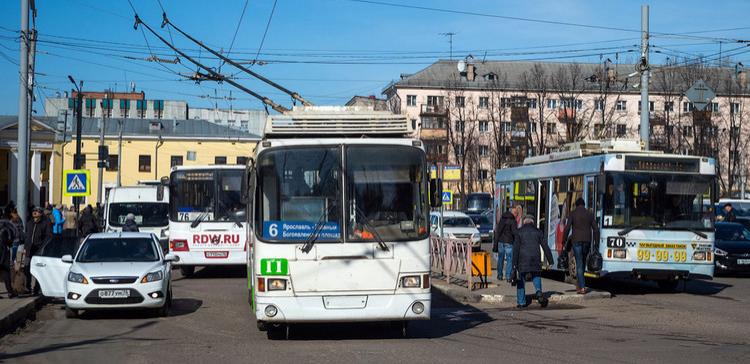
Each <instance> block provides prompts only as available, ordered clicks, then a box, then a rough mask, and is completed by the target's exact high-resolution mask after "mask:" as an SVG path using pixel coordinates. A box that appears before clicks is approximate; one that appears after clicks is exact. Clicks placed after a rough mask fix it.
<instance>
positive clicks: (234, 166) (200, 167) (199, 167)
mask: <svg viewBox="0 0 750 364" xmlns="http://www.w3.org/2000/svg"><path fill="white" fill-rule="evenodd" d="M203 169H210V170H214V169H245V166H244V165H241V164H204V165H190V166H174V167H172V172H175V171H195V170H203Z"/></svg>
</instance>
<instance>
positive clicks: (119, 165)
mask: <svg viewBox="0 0 750 364" xmlns="http://www.w3.org/2000/svg"><path fill="white" fill-rule="evenodd" d="M122 123H123V120H122V119H117V125H118V127H119V128H120V130H118V136H117V187H120V186H122V178H121V177H120V176H121V175H120V171H121V170H122Z"/></svg>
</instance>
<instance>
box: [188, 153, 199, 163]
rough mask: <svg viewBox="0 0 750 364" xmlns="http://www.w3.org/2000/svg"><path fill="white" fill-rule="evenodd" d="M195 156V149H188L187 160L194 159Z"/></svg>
mask: <svg viewBox="0 0 750 364" xmlns="http://www.w3.org/2000/svg"><path fill="white" fill-rule="evenodd" d="M197 157H198V156H197V153H196V152H195V151H192V150H188V152H187V160H189V161H195V160H196V158H197Z"/></svg>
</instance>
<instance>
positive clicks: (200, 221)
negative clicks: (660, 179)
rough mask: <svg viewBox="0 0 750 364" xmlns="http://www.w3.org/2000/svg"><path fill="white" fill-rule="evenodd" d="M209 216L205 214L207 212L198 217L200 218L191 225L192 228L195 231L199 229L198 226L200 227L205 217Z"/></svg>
mask: <svg viewBox="0 0 750 364" xmlns="http://www.w3.org/2000/svg"><path fill="white" fill-rule="evenodd" d="M207 215H208V214H207V213H205V212H203V213H201V214H200V215H198V217H196V218H195V220H193V222H192V223H191V224H190V227H191V228H193V229H195V228H197V227H198V225H200V224H201V223H202V222H203V219H205V217H206V216H207Z"/></svg>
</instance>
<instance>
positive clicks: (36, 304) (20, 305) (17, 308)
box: [0, 296, 44, 337]
mask: <svg viewBox="0 0 750 364" xmlns="http://www.w3.org/2000/svg"><path fill="white" fill-rule="evenodd" d="M12 301H13V303H12V304H11V305H9V306H8V307H4V308H2V309H0V337H3V336H5V335H6V334H9V333H11V332H13V331H15V330H16V329H17V328H19V327H21V326H23V325H24V324H25V323H26V321H27V320H33V319H34V318H35V317H36V312H37V311H38V310H39V308H40V307H42V303H43V302H44V301H43V297H42V296H37V297H32V298H21V299H13V300H12Z"/></svg>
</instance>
